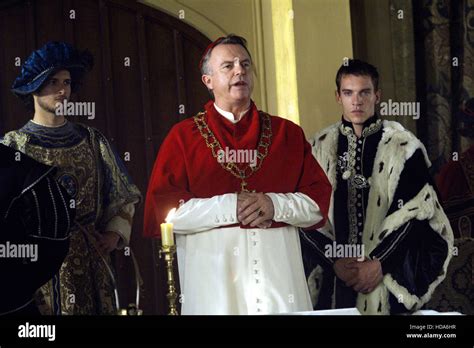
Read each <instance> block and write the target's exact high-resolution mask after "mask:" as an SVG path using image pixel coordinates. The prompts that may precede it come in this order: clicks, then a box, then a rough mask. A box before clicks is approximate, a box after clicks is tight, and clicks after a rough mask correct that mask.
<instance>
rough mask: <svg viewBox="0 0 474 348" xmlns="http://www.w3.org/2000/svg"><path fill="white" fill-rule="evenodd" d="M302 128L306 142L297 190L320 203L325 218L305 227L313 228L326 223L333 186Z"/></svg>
mask: <svg viewBox="0 0 474 348" xmlns="http://www.w3.org/2000/svg"><path fill="white" fill-rule="evenodd" d="M300 130H301V138H302V141H303V142H304V160H303V168H302V171H301V177H300V180H299V182H298V188H297V190H296V192H301V193H304V194H305V195H307V196H308V197H310V198H311V199H312V200H313V201H315V202H316V203H317V204H318V206H319V209H320V210H321V214H322V215H323V219H322V220H321V221H320V222H318V223H317V224H316V225H314V226H310V227H307V228H305V230H313V229H316V228H320V227H322V226H324V225H325V224H326V221H327V218H328V212H329V203H330V200H331V192H332V187H331V183H330V182H329V179H328V178H327V176H326V174H325V173H324V171H323V169H322V168H321V167H320V166H319V163H318V161H316V159H315V158H314V156H313V154H312V152H311V145H310V144H309V143H308V141H307V140H306V138H305V136H304V132H303V130H302V129H301V128H300Z"/></svg>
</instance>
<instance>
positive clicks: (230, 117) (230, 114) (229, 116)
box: [214, 103, 250, 123]
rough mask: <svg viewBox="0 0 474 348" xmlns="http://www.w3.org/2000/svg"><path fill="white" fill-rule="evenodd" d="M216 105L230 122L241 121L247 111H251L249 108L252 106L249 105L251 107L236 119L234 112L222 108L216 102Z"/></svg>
mask: <svg viewBox="0 0 474 348" xmlns="http://www.w3.org/2000/svg"><path fill="white" fill-rule="evenodd" d="M214 107H215V108H216V110H217V112H218V113H220V114H221V115H222V116H224V117H225V118H227V119H228V120H229V121H230V122H232V123H237V122H239V121H240V120H241V119H242V116H244V115H245V113H246V112H247V111H249V109H250V106H249V108H248V109H247V110H245V111H242V112H241V113H240V114H239V118H238V119H237V120H236V119H234V114H233V113H232V112H230V111H225V110H222V109H221V108H220V107H218V106H217V104H216V103H214Z"/></svg>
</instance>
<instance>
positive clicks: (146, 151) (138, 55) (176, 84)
mask: <svg viewBox="0 0 474 348" xmlns="http://www.w3.org/2000/svg"><path fill="white" fill-rule="evenodd" d="M51 40H58V41H67V42H69V43H71V44H73V45H75V46H77V47H79V48H81V49H88V50H89V51H91V53H92V54H93V55H94V59H95V65H94V68H93V70H92V72H91V73H89V74H88V76H87V77H86V79H85V81H84V83H83V86H82V88H81V89H80V91H79V93H78V96H77V99H78V100H81V101H93V102H95V103H96V118H95V119H93V120H87V119H80V120H79V121H80V122H82V123H85V124H88V125H90V126H92V127H95V128H97V129H99V130H100V131H102V132H103V133H104V134H105V135H106V136H107V138H108V139H109V140H110V141H111V143H112V144H113V146H114V147H115V148H116V149H117V151H118V152H119V154H121V155H122V156H123V158H125V154H126V153H128V154H129V157H127V158H129V161H125V165H126V166H127V169H128V170H129V172H130V174H131V176H132V177H133V179H134V181H135V183H136V184H137V185H138V187H139V188H140V190H141V191H142V193H143V195H145V193H146V188H147V184H148V177H149V175H150V173H151V170H152V167H153V163H154V160H155V157H156V154H157V152H158V149H159V147H160V145H161V142H162V141H163V139H164V137H165V136H166V135H167V133H168V131H169V130H170V128H171V127H172V126H173V125H174V124H175V123H177V122H179V121H180V120H182V119H184V118H186V117H190V116H193V115H194V114H195V113H197V112H198V111H199V110H200V109H201V108H202V106H203V105H204V103H205V102H206V101H207V100H208V94H207V91H206V89H205V88H204V86H203V85H202V83H201V81H200V72H199V69H198V62H199V59H200V56H201V54H202V52H203V51H204V49H205V47H206V46H207V45H208V44H209V42H210V41H209V39H207V38H206V37H205V36H204V35H202V34H201V33H200V32H198V31H197V30H195V29H194V28H192V27H190V26H189V25H187V24H185V23H183V22H181V21H179V20H178V19H175V18H173V17H171V16H169V15H167V14H165V13H163V12H160V11H158V10H156V9H153V8H150V7H147V6H145V5H142V4H140V3H137V2H135V1H131V0H130V1H124V0H99V1H97V0H64V1H63V0H36V1H19V0H17V1H14V0H11V1H4V2H2V4H0V47H1V48H2V53H1V54H0V64H1V65H0V66H2V67H3V69H2V73H1V74H0V135H2V134H4V133H5V132H7V131H10V130H13V129H17V128H19V127H21V126H22V125H23V124H24V123H26V122H27V120H28V119H30V118H31V115H29V114H28V113H27V112H26V111H25V109H24V107H23V105H22V104H21V102H20V101H19V100H18V99H16V98H15V97H14V96H13V94H12V93H11V92H10V87H11V85H12V83H13V81H14V79H15V77H16V76H17V75H18V74H19V72H20V66H19V65H20V64H18V63H19V62H20V63H22V62H23V60H24V59H25V58H26V57H27V56H28V55H29V54H30V53H31V52H32V51H33V50H34V49H36V48H38V47H41V46H42V45H43V44H45V43H46V42H48V41H51ZM18 58H19V59H20V60H21V61H19V60H18ZM72 121H76V120H72ZM142 220H143V204H142V205H141V206H140V207H139V208H138V210H137V212H136V214H135V219H134V226H133V233H132V240H131V247H132V250H134V252H135V254H136V256H137V259H138V263H139V265H140V270H141V276H142V279H143V287H142V290H143V292H142V297H141V305H140V307H141V308H143V309H144V311H145V314H165V313H166V311H167V303H166V296H165V294H166V287H165V285H166V281H165V272H164V270H163V267H162V266H161V265H162V263H159V267H157V266H158V262H159V261H158V259H157V245H156V243H154V242H151V241H150V240H146V239H143V238H142V237H141V232H142ZM115 258H116V265H117V270H118V274H119V283H120V291H121V304H122V306H123V305H126V304H127V303H128V301H134V297H135V293H134V291H135V284H134V278H133V277H134V276H133V268H132V262H131V260H130V259H129V257H128V256H125V255H123V253H119V252H116V255H115Z"/></svg>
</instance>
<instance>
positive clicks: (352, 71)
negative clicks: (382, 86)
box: [336, 59, 379, 93]
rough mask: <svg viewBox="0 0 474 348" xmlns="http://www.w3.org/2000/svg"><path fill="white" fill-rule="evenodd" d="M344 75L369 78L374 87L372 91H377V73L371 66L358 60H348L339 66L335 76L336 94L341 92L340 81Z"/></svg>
mask: <svg viewBox="0 0 474 348" xmlns="http://www.w3.org/2000/svg"><path fill="white" fill-rule="evenodd" d="M346 75H355V76H370V78H371V79H372V83H373V85H374V91H375V92H376V91H378V89H379V73H378V71H377V68H376V67H375V66H373V65H372V64H369V63H367V62H364V61H363V60H360V59H349V60H348V61H346V62H344V64H342V65H341V67H340V68H339V70H338V71H337V74H336V86H337V92H338V93H339V92H340V90H341V79H342V78H343V77H344V76H346Z"/></svg>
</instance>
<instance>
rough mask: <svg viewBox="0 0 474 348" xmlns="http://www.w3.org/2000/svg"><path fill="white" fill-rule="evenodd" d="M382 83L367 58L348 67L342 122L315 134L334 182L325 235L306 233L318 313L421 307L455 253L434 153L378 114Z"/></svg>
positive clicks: (340, 95)
mask: <svg viewBox="0 0 474 348" xmlns="http://www.w3.org/2000/svg"><path fill="white" fill-rule="evenodd" d="M378 79H379V76H378V72H377V69H376V68H375V67H374V66H372V65H370V64H368V63H366V62H363V61H360V60H349V61H348V64H345V65H342V66H341V67H340V69H339V71H338V73H337V76H336V85H337V91H336V99H337V101H338V103H339V104H341V106H342V109H343V116H342V120H341V121H340V122H338V123H336V124H333V125H331V126H329V127H328V128H326V129H324V130H323V131H321V132H320V133H318V134H316V135H315V136H314V138H313V139H312V140H311V143H312V147H313V155H314V156H315V158H316V159H317V160H318V162H319V164H320V165H321V167H322V168H323V170H324V171H325V173H326V175H327V176H328V178H329V181H330V183H331V185H332V188H333V191H332V199H331V205H330V211H329V220H328V223H326V225H325V226H324V227H323V228H321V229H319V232H321V233H314V231H313V232H311V231H306V232H305V231H301V236H302V238H301V239H302V247H303V258H304V261H305V269H306V272H307V275H308V284H309V287H310V293H311V296H312V300H313V305H314V308H315V309H329V308H348V307H357V309H358V310H359V311H360V313H362V314H394V313H403V312H412V311H415V310H418V309H419V308H421V307H422V306H423V305H424V304H425V303H426V302H427V301H428V300H429V299H430V297H431V295H432V293H433V291H434V289H435V288H436V287H437V286H438V284H439V283H440V282H441V281H442V280H443V279H444V277H445V275H446V270H447V267H448V263H449V260H450V259H451V255H452V246H453V233H452V229H451V226H450V224H449V221H448V219H447V217H446V215H445V213H444V212H443V210H442V208H441V205H440V204H439V201H438V196H437V193H436V191H435V188H434V187H435V186H434V184H433V181H432V179H431V178H430V176H429V174H428V168H429V167H430V165H431V164H430V161H429V159H428V156H427V153H426V149H425V147H424V146H423V144H422V143H421V142H420V140H418V139H417V138H416V137H415V136H414V135H413V134H412V133H411V132H409V131H408V130H406V129H405V128H403V126H402V125H401V124H399V123H397V122H393V121H386V120H385V121H382V120H381V119H380V118H379V117H378V115H377V114H376V113H375V105H376V104H377V103H378V102H379V101H380V93H381V92H380V90H379V88H378ZM356 251H359V252H358V253H357V252H356Z"/></svg>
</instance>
